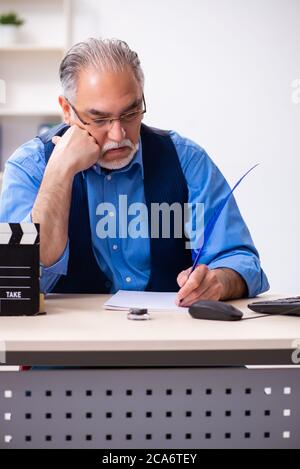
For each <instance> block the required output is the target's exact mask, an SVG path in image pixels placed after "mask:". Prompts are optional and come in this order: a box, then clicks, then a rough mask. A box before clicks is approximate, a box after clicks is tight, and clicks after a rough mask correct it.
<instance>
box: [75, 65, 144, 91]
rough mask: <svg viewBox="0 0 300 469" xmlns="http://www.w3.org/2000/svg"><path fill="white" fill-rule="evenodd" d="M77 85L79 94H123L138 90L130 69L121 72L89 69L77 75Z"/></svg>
mask: <svg viewBox="0 0 300 469" xmlns="http://www.w3.org/2000/svg"><path fill="white" fill-rule="evenodd" d="M77 85H78V86H77V90H78V92H79V93H85V92H96V93H99V94H104V95H106V94H107V93H110V92H115V93H118V92H119V93H120V94H125V93H126V92H129V91H133V90H136V89H138V88H139V84H138V82H137V79H136V77H135V75H134V73H133V71H132V70H131V68H130V67H126V68H125V69H123V70H111V69H103V70H102V69H96V68H94V67H89V68H87V69H84V70H82V71H81V72H80V73H79V76H78V83H77Z"/></svg>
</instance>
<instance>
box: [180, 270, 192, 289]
mask: <svg viewBox="0 0 300 469" xmlns="http://www.w3.org/2000/svg"><path fill="white" fill-rule="evenodd" d="M191 270H192V268H190V269H187V270H183V271H182V272H180V274H179V275H178V277H177V283H178V285H179V286H180V287H183V285H184V284H185V282H186V281H187V279H188V278H189V274H190V272H191Z"/></svg>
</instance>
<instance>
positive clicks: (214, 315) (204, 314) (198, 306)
mask: <svg viewBox="0 0 300 469" xmlns="http://www.w3.org/2000/svg"><path fill="white" fill-rule="evenodd" d="M189 313H190V315H191V316H192V317H193V318H195V319H211V320H212V321H240V320H241V319H242V317H243V313H242V311H240V310H239V309H237V308H235V307H234V306H232V305H231V304H230V303H223V302H222V301H212V300H199V301H196V303H194V304H193V305H192V306H190V307H189Z"/></svg>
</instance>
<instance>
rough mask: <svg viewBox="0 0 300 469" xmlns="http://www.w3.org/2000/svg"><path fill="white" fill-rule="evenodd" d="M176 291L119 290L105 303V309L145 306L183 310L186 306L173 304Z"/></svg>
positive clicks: (126, 308) (157, 308)
mask: <svg viewBox="0 0 300 469" xmlns="http://www.w3.org/2000/svg"><path fill="white" fill-rule="evenodd" d="M175 297H176V293H169V292H145V291H125V290H119V291H118V292H117V293H116V294H115V295H113V296H112V297H111V298H110V299H109V300H108V301H106V303H104V308H105V309H114V310H124V311H128V310H129V309H130V308H147V309H149V310H168V311H180V312H185V311H187V309H188V308H182V307H179V306H176V304H175Z"/></svg>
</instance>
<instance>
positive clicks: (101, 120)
mask: <svg viewBox="0 0 300 469" xmlns="http://www.w3.org/2000/svg"><path fill="white" fill-rule="evenodd" d="M107 122H108V119H95V120H94V123H95V124H97V125H105V124H106V123H107Z"/></svg>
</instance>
